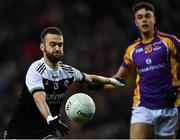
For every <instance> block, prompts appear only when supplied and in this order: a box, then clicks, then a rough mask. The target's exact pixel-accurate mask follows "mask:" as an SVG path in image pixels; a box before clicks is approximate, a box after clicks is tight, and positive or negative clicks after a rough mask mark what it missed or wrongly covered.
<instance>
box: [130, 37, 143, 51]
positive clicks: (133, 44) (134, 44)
mask: <svg viewBox="0 0 180 140" xmlns="http://www.w3.org/2000/svg"><path fill="white" fill-rule="evenodd" d="M140 43H141V40H140V38H138V39H136V40H134V41H133V42H132V43H131V44H129V45H128V47H127V50H129V51H131V50H133V49H135V48H136V47H137V46H139V44H140Z"/></svg>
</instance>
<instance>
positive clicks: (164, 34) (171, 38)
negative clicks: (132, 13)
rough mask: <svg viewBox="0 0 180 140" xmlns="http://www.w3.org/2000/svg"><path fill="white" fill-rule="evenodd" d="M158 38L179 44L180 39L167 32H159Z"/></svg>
mask: <svg viewBox="0 0 180 140" xmlns="http://www.w3.org/2000/svg"><path fill="white" fill-rule="evenodd" d="M157 36H159V37H162V38H167V39H170V40H172V41H178V42H179V39H178V38H177V37H176V36H175V35H173V34H168V33H165V32H161V31H157Z"/></svg>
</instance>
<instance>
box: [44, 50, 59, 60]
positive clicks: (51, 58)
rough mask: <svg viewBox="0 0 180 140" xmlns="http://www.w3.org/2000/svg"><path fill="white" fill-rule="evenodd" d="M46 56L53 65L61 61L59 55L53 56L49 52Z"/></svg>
mask: <svg viewBox="0 0 180 140" xmlns="http://www.w3.org/2000/svg"><path fill="white" fill-rule="evenodd" d="M46 56H47V58H48V59H49V61H51V62H52V63H57V62H59V61H60V60H61V56H59V55H56V56H55V55H53V54H50V53H49V52H47V51H46Z"/></svg>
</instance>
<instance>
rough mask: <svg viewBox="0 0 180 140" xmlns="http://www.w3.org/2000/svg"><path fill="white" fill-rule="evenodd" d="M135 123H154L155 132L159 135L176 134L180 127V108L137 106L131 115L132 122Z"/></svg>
mask: <svg viewBox="0 0 180 140" xmlns="http://www.w3.org/2000/svg"><path fill="white" fill-rule="evenodd" d="M134 123H146V124H152V125H153V126H154V131H155V132H154V133H155V134H156V135H159V136H171V135H175V134H176V131H177V128H178V110H177V108H176V107H174V108H169V109H167V108H166V109H148V108H145V107H136V108H134V110H133V111H132V117H131V124H134Z"/></svg>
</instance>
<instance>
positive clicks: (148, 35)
mask: <svg viewBox="0 0 180 140" xmlns="http://www.w3.org/2000/svg"><path fill="white" fill-rule="evenodd" d="M153 37H154V31H152V32H147V33H142V32H141V38H142V40H144V41H146V40H149V39H151V38H153Z"/></svg>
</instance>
